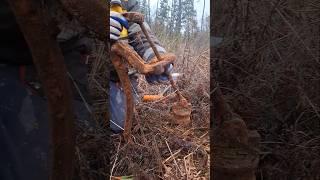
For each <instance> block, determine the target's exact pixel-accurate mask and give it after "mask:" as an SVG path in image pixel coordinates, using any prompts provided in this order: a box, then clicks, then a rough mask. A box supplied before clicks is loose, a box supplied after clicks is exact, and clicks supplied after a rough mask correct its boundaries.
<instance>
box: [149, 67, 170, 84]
mask: <svg viewBox="0 0 320 180" xmlns="http://www.w3.org/2000/svg"><path fill="white" fill-rule="evenodd" d="M172 71H173V64H168V65H166V66H165V67H164V72H163V73H162V74H148V75H146V76H145V77H146V80H147V82H148V83H149V84H164V83H167V82H168V81H169V74H171V73H172Z"/></svg>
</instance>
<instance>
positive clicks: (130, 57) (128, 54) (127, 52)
mask: <svg viewBox="0 0 320 180" xmlns="http://www.w3.org/2000/svg"><path fill="white" fill-rule="evenodd" d="M111 51H112V52H114V53H116V54H117V55H118V56H120V57H122V58H124V59H126V61H127V63H128V64H129V65H131V66H132V67H133V68H135V69H136V70H137V71H138V72H139V73H141V74H150V73H152V74H157V73H158V74H159V73H162V72H163V71H164V69H163V67H164V66H166V65H168V64H171V63H173V62H174V61H175V60H176V56H175V55H174V54H172V53H168V54H167V55H166V56H163V61H157V62H153V63H150V64H146V63H145V61H144V60H143V59H142V58H141V57H140V56H139V55H138V53H137V52H136V51H134V50H133V49H131V48H130V46H129V45H128V44H126V43H125V42H116V43H114V44H113V45H112V47H111Z"/></svg>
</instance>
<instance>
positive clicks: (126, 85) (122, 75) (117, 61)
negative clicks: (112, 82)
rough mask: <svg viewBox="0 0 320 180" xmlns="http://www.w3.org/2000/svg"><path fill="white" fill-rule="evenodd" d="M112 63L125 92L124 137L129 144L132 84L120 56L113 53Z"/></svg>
mask: <svg viewBox="0 0 320 180" xmlns="http://www.w3.org/2000/svg"><path fill="white" fill-rule="evenodd" d="M111 61H112V64H113V66H114V68H115V69H116V71H117V74H118V76H119V79H120V82H121V85H122V88H123V91H124V93H125V95H126V117H125V125H124V132H123V136H124V138H125V140H126V141H127V142H130V141H131V127H132V118H133V111H134V101H133V92H132V87H131V82H130V79H129V76H128V68H127V64H126V63H124V62H122V59H121V57H120V56H117V55H116V54H114V53H113V52H111Z"/></svg>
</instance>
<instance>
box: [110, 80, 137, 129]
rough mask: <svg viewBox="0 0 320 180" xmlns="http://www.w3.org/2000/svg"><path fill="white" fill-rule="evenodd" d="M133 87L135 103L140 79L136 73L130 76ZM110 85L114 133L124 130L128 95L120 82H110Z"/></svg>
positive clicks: (111, 126)
mask: <svg viewBox="0 0 320 180" xmlns="http://www.w3.org/2000/svg"><path fill="white" fill-rule="evenodd" d="M130 80H131V85H132V89H133V92H134V93H133V98H134V100H135V103H137V102H138V96H137V93H135V92H136V91H137V85H138V79H137V77H135V76H134V75H133V76H131V77H130ZM109 86H110V89H109V90H110V107H109V111H110V115H111V117H110V128H111V130H112V131H113V132H114V133H120V132H122V130H123V128H124V123H125V122H124V121H125V116H126V97H125V94H124V91H123V90H122V89H121V88H120V86H119V83H115V82H113V81H110V82H109Z"/></svg>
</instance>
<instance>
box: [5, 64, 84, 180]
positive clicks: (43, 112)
mask: <svg viewBox="0 0 320 180" xmlns="http://www.w3.org/2000/svg"><path fill="white" fill-rule="evenodd" d="M74 108H75V113H76V116H77V120H88V119H89V114H88V113H86V112H87V111H86V108H85V107H84V105H83V104H82V103H81V102H80V101H76V100H75V101H74ZM0 128H1V129H0V179H1V180H20V179H21V180H29V179H30V180H44V179H48V172H49V169H50V168H49V167H48V164H49V163H48V160H49V156H48V152H49V142H50V140H49V137H50V131H49V121H48V110H47V102H46V99H45V98H44V97H41V96H37V95H33V94H32V93H31V92H30V91H29V90H28V88H26V87H25V86H24V85H23V83H21V81H20V79H19V68H18V67H7V66H0Z"/></svg>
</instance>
